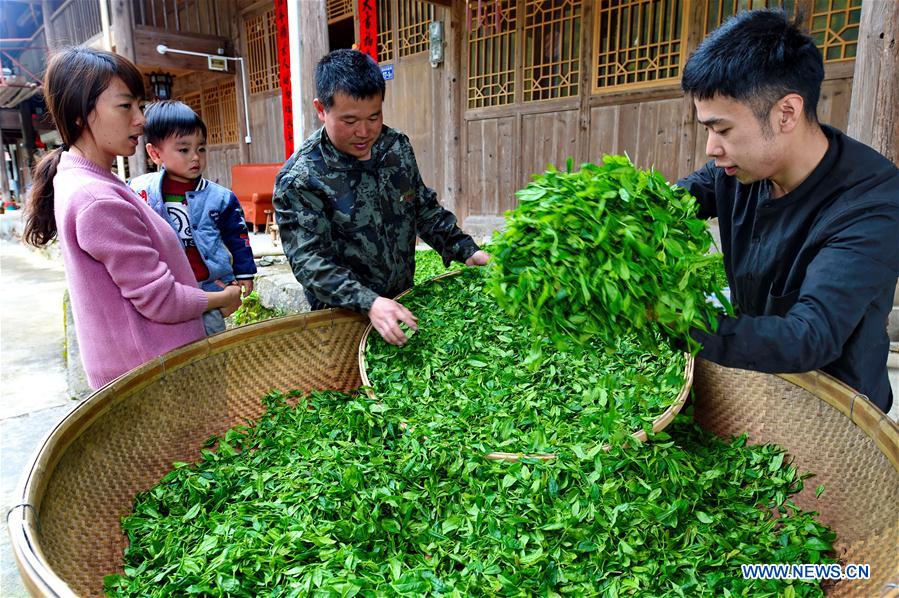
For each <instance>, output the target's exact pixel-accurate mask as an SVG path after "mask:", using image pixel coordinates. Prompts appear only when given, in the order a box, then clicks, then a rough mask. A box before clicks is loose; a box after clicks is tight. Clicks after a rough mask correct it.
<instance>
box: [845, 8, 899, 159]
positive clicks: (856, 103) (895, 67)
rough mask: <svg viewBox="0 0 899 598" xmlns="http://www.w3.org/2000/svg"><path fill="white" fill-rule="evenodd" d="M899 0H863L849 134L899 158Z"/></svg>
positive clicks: (893, 157) (882, 152) (883, 152)
mask: <svg viewBox="0 0 899 598" xmlns="http://www.w3.org/2000/svg"><path fill="white" fill-rule="evenodd" d="M897 82H899V2H894V1H889V2H884V1H883V0H863V2H862V16H861V24H860V25H859V38H858V52H857V54H856V58H855V73H854V75H853V79H852V101H851V104H850V107H849V127H848V131H847V132H848V134H849V135H850V136H851V137H854V138H855V139H858V140H859V141H861V142H862V143H865V144H867V145H870V146H871V147H873V148H874V149H876V150H877V151H879V152H880V153H881V154H883V155H884V156H886V157H887V158H888V159H889V160H891V161H892V162H893V163H894V164H896V163H897V162H899V92H897V91H896V85H897Z"/></svg>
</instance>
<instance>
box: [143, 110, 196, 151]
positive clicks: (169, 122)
mask: <svg viewBox="0 0 899 598" xmlns="http://www.w3.org/2000/svg"><path fill="white" fill-rule="evenodd" d="M144 117H145V118H146V119H147V122H146V123H144V138H145V139H146V140H147V143H152V144H154V145H156V144H158V143H160V142H162V141H165V140H166V139H168V138H169V137H180V136H182V135H193V134H194V133H197V132H200V133H202V134H203V138H204V139H205V138H206V124H205V123H204V122H203V119H202V118H200V117H199V115H197V113H196V112H194V111H193V109H192V108H191V107H190V106H188V105H187V104H185V103H184V102H177V101H175V100H162V101H159V102H153V103H152V104H148V105H147V107H146V108H145V109H144Z"/></svg>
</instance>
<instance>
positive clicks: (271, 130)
mask: <svg viewBox="0 0 899 598" xmlns="http://www.w3.org/2000/svg"><path fill="white" fill-rule="evenodd" d="M250 133H251V134H252V135H253V143H251V144H250V148H249V149H250V162H251V163H256V164H258V163H265V162H284V161H285V160H286V159H287V158H286V156H285V155H284V118H283V115H282V113H281V92H280V90H279V91H277V92H267V93H259V94H255V95H251V96H250ZM244 135H245V133H244V132H243V131H241V132H240V137H241V138H242V137H243V136H244ZM299 145H300V144H299V143H297V144H296V147H299Z"/></svg>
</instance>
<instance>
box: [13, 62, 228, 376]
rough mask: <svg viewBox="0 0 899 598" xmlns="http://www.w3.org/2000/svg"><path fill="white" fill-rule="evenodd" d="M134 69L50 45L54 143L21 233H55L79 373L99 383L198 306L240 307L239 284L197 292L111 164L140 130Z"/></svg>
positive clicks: (160, 347) (169, 242)
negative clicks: (55, 50) (58, 139)
mask: <svg viewBox="0 0 899 598" xmlns="http://www.w3.org/2000/svg"><path fill="white" fill-rule="evenodd" d="M143 96H144V86H143V76H142V75H141V73H140V71H138V70H137V68H136V67H135V66H134V65H133V64H132V63H130V62H129V61H128V60H126V59H124V58H122V57H121V56H118V55H116V54H112V53H109V52H103V51H99V50H93V49H89V48H69V49H66V50H64V51H62V52H60V53H59V54H56V55H55V56H54V57H53V58H52V59H51V60H50V63H49V65H48V67H47V72H46V75H45V77H44V97H45V99H46V102H47V105H48V106H49V108H50V113H51V115H52V116H53V120H54V121H55V123H56V126H57V128H58V130H59V134H60V135H61V136H62V140H63V147H62V148H60V149H57V150H55V151H53V152H52V153H50V154H48V155H47V156H46V157H44V159H43V160H41V162H40V163H39V164H38V165H37V167H36V168H35V173H34V187H33V191H32V195H31V198H30V200H29V203H28V212H27V217H26V223H25V240H26V241H27V242H29V243H31V244H32V245H35V246H40V245H44V244H46V243H48V242H50V241H51V240H52V239H53V238H54V237H56V236H57V235H58V236H59V242H60V247H61V249H62V255H63V260H64V263H65V268H66V277H67V279H68V284H69V296H70V298H71V301H72V311H73V314H74V317H75V332H76V334H77V336H78V343H79V345H80V347H81V358H82V360H83V361H84V369H85V371H86V372H87V379H88V382H89V383H90V385H91V386H92V387H93V388H100V387H101V386H103V385H105V384H106V383H107V382H109V381H110V380H112V379H114V378H116V377H118V376H120V375H121V374H123V373H125V372H127V371H128V370H130V369H132V368H134V367H135V366H138V365H140V364H142V363H144V362H146V361H149V360H151V359H153V358H155V357H157V356H159V355H162V354H163V353H165V352H167V351H169V350H171V349H174V348H175V347H178V346H181V345H184V344H187V343H190V342H193V341H195V340H198V339H201V338H203V336H204V334H205V333H204V329H203V319H202V314H203V312H205V311H207V310H209V309H214V308H216V309H221V310H222V312H223V313H224V314H225V315H228V314H230V313H232V312H233V311H234V310H236V309H237V308H238V307H239V306H240V287H239V286H230V287H227V288H225V289H224V290H223V291H221V292H212V293H210V292H205V291H202V290H200V289H199V288H198V287H197V283H196V277H195V276H194V274H193V271H192V270H191V267H190V264H189V263H188V261H187V256H186V254H185V253H184V250H183V249H182V247H181V242H180V241H179V239H178V237H177V236H176V234H175V232H174V230H173V229H172V227H171V226H170V225H169V224H168V223H167V222H166V221H165V220H163V219H162V218H161V217H159V215H157V214H156V213H155V212H154V211H153V210H152V209H150V207H149V206H148V205H147V204H146V203H145V202H144V201H143V200H142V199H141V198H140V197H138V195H137V194H136V193H134V191H132V190H131V189H130V188H129V187H128V185H126V184H125V183H124V182H123V181H121V180H120V179H119V178H117V177H116V176H115V175H113V174H112V172H111V168H112V164H113V162H114V161H115V158H116V156H130V155H132V154H134V152H135V149H136V148H137V143H138V137H139V136H140V135H141V133H142V132H143V126H144V117H143V114H142V113H141V108H140V102H141V101H142V99H143Z"/></svg>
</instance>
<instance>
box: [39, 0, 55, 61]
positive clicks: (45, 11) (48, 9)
mask: <svg viewBox="0 0 899 598" xmlns="http://www.w3.org/2000/svg"><path fill="white" fill-rule="evenodd" d="M51 14H53V6H52V4H51V2H50V0H41V16H43V18H44V38H45V39H46V40H47V50H48V51H50V52H52V51H53V50H55V49H56V46H57V43H56V39H57V36H56V32H55V31H54V30H53V22H52V21H51V20H50V15H51Z"/></svg>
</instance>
